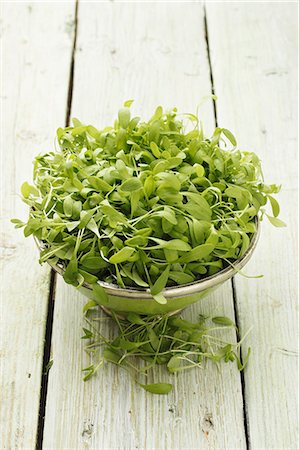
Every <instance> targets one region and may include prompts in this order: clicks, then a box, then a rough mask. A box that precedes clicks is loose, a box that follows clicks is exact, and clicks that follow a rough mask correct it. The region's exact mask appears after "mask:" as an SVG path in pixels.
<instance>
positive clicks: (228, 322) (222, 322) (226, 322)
mask: <svg viewBox="0 0 299 450" xmlns="http://www.w3.org/2000/svg"><path fill="white" fill-rule="evenodd" d="M212 321H213V322H214V323H216V324H217V325H224V326H226V327H235V324H234V322H233V321H232V320H231V319H229V318H228V317H221V316H217V317H213V318H212Z"/></svg>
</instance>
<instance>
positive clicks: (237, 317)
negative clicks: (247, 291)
mask: <svg viewBox="0 0 299 450" xmlns="http://www.w3.org/2000/svg"><path fill="white" fill-rule="evenodd" d="M231 286H232V292H233V300H234V313H235V323H236V326H237V330H236V333H237V338H238V341H239V340H240V339H241V336H240V333H239V323H240V315H239V308H238V299H237V288H236V284H235V278H234V277H233V278H232V279H231ZM240 360H241V363H242V364H243V356H242V345H241V346H240ZM240 377H241V389H242V398H243V421H244V431H245V440H246V448H247V449H250V447H251V446H250V432H249V420H248V411H247V406H246V384H245V377H244V371H243V370H242V371H241V372H240Z"/></svg>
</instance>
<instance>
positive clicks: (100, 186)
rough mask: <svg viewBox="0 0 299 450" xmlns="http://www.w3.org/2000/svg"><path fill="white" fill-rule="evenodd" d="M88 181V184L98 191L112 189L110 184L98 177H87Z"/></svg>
mask: <svg viewBox="0 0 299 450" xmlns="http://www.w3.org/2000/svg"><path fill="white" fill-rule="evenodd" d="M88 181H89V184H90V185H91V186H92V187H93V188H94V189H96V191H98V192H110V191H111V190H112V186H110V184H108V183H107V182H106V181H104V180H102V178H100V177H94V176H92V177H88Z"/></svg>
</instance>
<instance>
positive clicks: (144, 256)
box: [13, 101, 284, 303]
mask: <svg viewBox="0 0 299 450" xmlns="http://www.w3.org/2000/svg"><path fill="white" fill-rule="evenodd" d="M131 103H132V101H128V102H126V103H125V105H124V107H123V108H122V109H121V110H120V111H119V113H118V119H117V120H116V121H115V123H114V126H113V127H107V128H104V129H103V130H98V129H97V128H95V127H94V126H91V125H84V124H82V123H81V122H80V121H79V120H77V119H73V126H69V127H66V128H64V129H63V128H59V129H58V130H57V142H58V145H59V148H58V149H56V151H51V152H49V153H46V154H43V155H40V156H37V157H36V158H35V162H34V186H31V185H29V184H28V183H27V182H26V183H24V184H23V186H22V189H21V192H22V196H23V200H24V201H25V202H26V203H27V204H28V205H29V206H30V215H29V219H28V221H27V222H26V223H23V222H21V221H20V220H18V219H14V220H13V222H14V223H15V224H16V227H24V234H25V236H29V235H34V236H35V237H36V238H38V239H39V240H40V241H42V245H43V251H42V252H41V255H40V262H41V263H43V262H45V261H49V262H51V263H52V264H57V263H58V264H60V265H62V266H63V267H64V268H65V272H64V279H65V281H66V282H67V283H70V284H72V285H74V286H77V287H79V286H81V285H82V284H83V283H84V282H86V283H89V284H92V285H95V283H96V282H97V281H98V280H100V281H105V282H108V283H114V284H117V285H118V286H120V287H122V288H125V287H129V286H130V287H135V288H139V289H140V288H143V289H144V288H149V289H150V291H151V294H152V295H153V297H154V298H155V300H156V301H157V302H160V303H165V302H166V299H165V298H164V296H163V295H162V293H161V292H162V291H163V289H164V288H165V287H167V286H174V285H183V284H188V283H191V282H193V281H196V280H199V279H201V278H203V277H206V276H210V275H213V274H215V273H216V272H218V271H219V270H221V269H223V268H224V267H225V266H227V265H228V264H233V262H234V261H235V260H236V259H238V258H240V257H241V256H242V255H243V254H244V252H246V250H247V248H248V246H249V244H250V239H251V237H252V235H253V234H254V233H255V232H256V218H257V217H260V218H261V216H262V215H263V213H264V211H263V206H264V205H265V204H266V203H267V201H269V202H270V203H271V206H272V212H273V216H268V217H269V220H270V221H271V222H272V223H273V225H275V226H283V225H284V224H283V222H281V221H280V220H279V219H278V218H277V216H278V214H279V206H278V203H277V201H276V200H275V199H274V198H273V197H272V196H271V194H272V193H277V192H278V191H279V187H278V186H276V185H266V184H264V182H263V178H262V172H261V166H260V161H259V159H258V157H257V156H256V155H255V154H254V153H252V152H245V151H243V152H242V151H240V150H238V149H237V148H236V145H237V144H236V140H235V138H234V136H233V135H232V134H231V132H230V131H229V130H227V129H225V128H218V127H217V128H216V129H215V131H214V133H213V135H212V136H211V137H210V138H207V137H205V136H204V134H203V130H202V127H201V125H200V123H199V120H198V118H197V117H196V116H195V115H193V114H183V115H179V114H178V113H177V110H176V109H173V110H171V111H169V112H164V111H163V109H162V107H161V106H159V107H158V108H157V109H156V111H155V113H154V115H153V116H152V118H151V119H150V120H149V121H148V122H140V119H139V117H133V118H131V115H130V106H131ZM185 122H188V123H189V124H190V123H191V124H192V129H191V130H190V131H187V130H186V123H185ZM227 145H228V146H229V147H230V148H227Z"/></svg>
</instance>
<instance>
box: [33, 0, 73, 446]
mask: <svg viewBox="0 0 299 450" xmlns="http://www.w3.org/2000/svg"><path fill="white" fill-rule="evenodd" d="M78 4H79V0H76V3H75V15H74V39H73V47H72V55H71V64H70V74H69V83H68V95H67V105H66V117H65V125H66V126H68V125H69V124H70V113H71V109H72V99H73V84H74V70H75V53H76V42H77V29H78ZM55 290H56V272H54V270H51V277H50V292H49V301H48V312H47V321H46V331H45V344H44V355H43V368H42V377H41V391H40V404H39V414H38V427H37V437H36V450H41V449H42V447H43V437H44V425H45V412H46V404H47V392H48V374H49V369H50V367H49V364H50V361H51V343H52V330H53V317H54V304H55Z"/></svg>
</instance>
